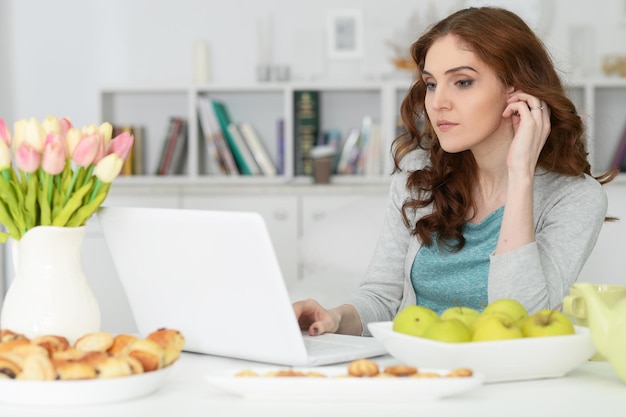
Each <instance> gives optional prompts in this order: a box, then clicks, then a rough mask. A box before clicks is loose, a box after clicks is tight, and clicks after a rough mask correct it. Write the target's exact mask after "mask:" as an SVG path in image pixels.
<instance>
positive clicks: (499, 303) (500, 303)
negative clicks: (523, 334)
mask: <svg viewBox="0 0 626 417" xmlns="http://www.w3.org/2000/svg"><path fill="white" fill-rule="evenodd" d="M493 311H501V312H503V313H506V314H508V315H509V316H511V318H513V320H514V321H515V324H517V325H518V326H519V327H522V325H523V324H524V321H526V319H527V318H528V311H526V308H525V307H524V306H523V305H522V303H520V302H519V301H517V300H514V299H512V298H502V299H500V300H496V301H492V302H491V303H490V304H489V305H487V307H485V309H484V310H483V313H490V312H493Z"/></svg>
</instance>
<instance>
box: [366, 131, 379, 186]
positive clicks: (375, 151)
mask: <svg viewBox="0 0 626 417" xmlns="http://www.w3.org/2000/svg"><path fill="white" fill-rule="evenodd" d="M382 140H383V138H382V127H381V125H380V123H373V124H372V128H371V130H370V139H369V143H368V146H367V151H366V152H367V158H366V161H365V170H364V174H365V175H366V176H369V177H377V176H380V175H382V173H383V143H382Z"/></svg>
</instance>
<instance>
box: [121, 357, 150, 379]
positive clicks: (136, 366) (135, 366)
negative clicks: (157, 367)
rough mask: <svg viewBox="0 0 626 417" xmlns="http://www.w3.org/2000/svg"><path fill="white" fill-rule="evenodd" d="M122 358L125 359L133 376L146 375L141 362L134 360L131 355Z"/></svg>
mask: <svg viewBox="0 0 626 417" xmlns="http://www.w3.org/2000/svg"><path fill="white" fill-rule="evenodd" d="M120 358H123V359H124V360H125V361H126V362H128V365H129V366H130V370H131V373H132V374H133V375H135V374H143V373H144V369H143V365H142V364H141V362H139V360H138V359H137V358H133V357H132V356H129V355H123V356H120Z"/></svg>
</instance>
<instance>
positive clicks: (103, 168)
mask: <svg viewBox="0 0 626 417" xmlns="http://www.w3.org/2000/svg"><path fill="white" fill-rule="evenodd" d="M122 165H124V160H123V159H122V158H120V157H119V156H117V155H116V154H114V153H112V154H109V155H107V156H105V157H104V158H102V159H101V160H100V161H99V162H98V163H97V164H96V169H95V170H94V174H95V176H96V177H98V179H99V180H100V181H102V182H103V183H110V182H113V180H114V179H115V178H116V177H117V176H118V175H119V174H120V172H121V171H122Z"/></svg>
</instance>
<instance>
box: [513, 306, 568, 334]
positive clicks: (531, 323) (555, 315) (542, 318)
mask: <svg viewBox="0 0 626 417" xmlns="http://www.w3.org/2000/svg"><path fill="white" fill-rule="evenodd" d="M575 332H576V331H575V330H574V325H573V324H572V322H571V321H570V319H569V318H568V317H567V316H566V315H565V314H563V313H561V312H560V311H557V310H548V309H545V310H540V311H538V312H536V313H534V314H533V315H531V316H530V317H529V318H528V319H527V320H526V321H525V322H524V324H523V325H522V333H523V334H524V336H525V337H543V336H560V335H568V334H574V333H575Z"/></svg>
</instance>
